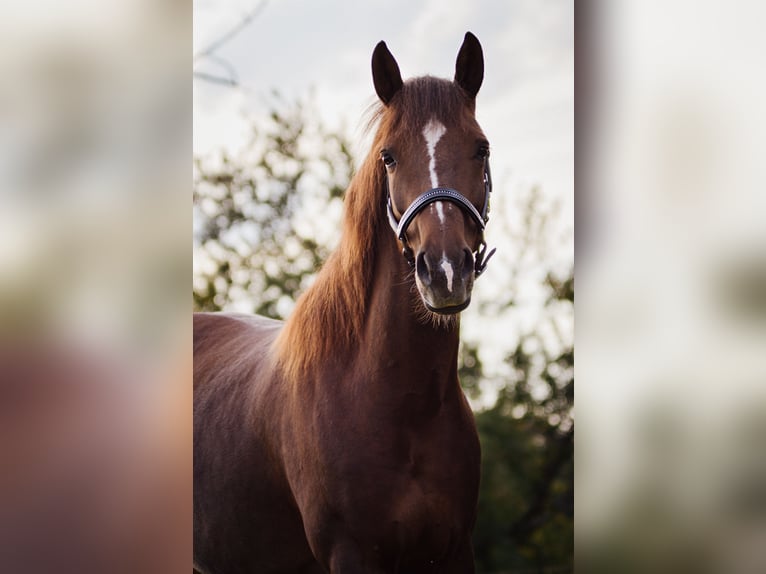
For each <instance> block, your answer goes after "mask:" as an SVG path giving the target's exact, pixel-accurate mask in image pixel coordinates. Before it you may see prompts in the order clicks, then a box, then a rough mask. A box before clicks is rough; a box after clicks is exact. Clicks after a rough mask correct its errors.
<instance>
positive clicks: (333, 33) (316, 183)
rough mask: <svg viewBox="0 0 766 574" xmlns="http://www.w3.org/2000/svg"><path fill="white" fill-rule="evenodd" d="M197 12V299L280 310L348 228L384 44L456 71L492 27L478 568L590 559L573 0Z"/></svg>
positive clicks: (208, 8)
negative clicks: (576, 278)
mask: <svg viewBox="0 0 766 574" xmlns="http://www.w3.org/2000/svg"><path fill="white" fill-rule="evenodd" d="M194 12H195V13H194V15H195V24H194V127H195V131H194V158H195V162H194V293H193V295H194V306H195V309H198V310H220V309H224V310H238V311H245V312H255V313H259V314H263V315H267V316H270V317H275V318H286V317H288V316H289V314H290V312H291V311H292V309H293V306H294V303H295V300H296V298H297V297H298V296H299V295H300V293H301V292H302V291H303V290H305V288H306V287H307V286H308V285H310V284H311V282H312V281H313V278H314V276H315V273H316V271H317V270H318V268H319V266H320V265H321V263H322V262H323V261H324V260H325V259H326V257H327V255H328V254H329V252H330V251H331V250H332V249H333V248H334V247H335V245H336V244H337V241H338V239H339V237H338V229H339V225H340V221H341V216H342V196H343V193H344V191H345V188H346V186H347V185H348V182H349V180H350V178H351V177H352V175H353V173H354V170H355V168H356V166H358V165H360V163H361V161H362V159H363V158H364V157H365V156H366V154H367V153H368V152H369V147H370V143H371V134H367V133H365V130H364V128H365V126H366V124H367V121H368V119H369V114H368V113H367V112H368V108H369V107H370V105H371V104H374V103H375V102H376V100H377V96H375V92H374V89H373V84H372V73H371V57H372V50H373V48H374V46H375V44H377V42H378V41H380V40H385V41H386V43H387V45H388V47H389V49H390V50H391V51H392V53H393V54H394V56H395V57H396V58H397V61H398V63H399V66H400V68H401V70H402V74H403V76H404V77H405V78H407V77H412V76H417V75H423V74H431V75H436V76H441V77H447V78H452V77H453V75H454V70H455V60H456V57H457V52H458V49H459V47H460V45H461V43H462V41H463V36H464V34H465V32H466V31H467V30H470V31H472V32H473V33H474V34H476V36H477V37H478V38H479V40H480V41H481V43H482V46H483V48H484V54H485V62H486V69H485V81H484V84H483V86H482V88H481V91H480V92H479V96H478V99H477V118H478V120H479V123H480V125H481V126H482V127H483V129H484V131H485V133H486V134H487V137H488V138H489V140H490V142H491V147H492V159H491V161H492V170H493V180H494V192H493V197H492V213H491V218H490V224H489V226H488V232H487V241H488V242H489V244H490V245H494V246H497V248H498V252H497V254H496V255H495V257H494V258H493V261H492V265H491V266H489V267H488V270H487V272H486V274H485V275H483V276H482V280H481V281H479V282H478V283H477V286H476V288H475V290H474V296H473V303H472V305H471V307H470V308H469V309H468V310H467V311H466V312H464V313H463V317H462V320H461V327H462V328H461V332H462V337H463V341H462V353H461V380H462V383H463V385H464V388H465V390H466V392H467V393H468V395H469V397H470V399H471V401H472V405H473V406H474V409H475V412H476V416H477V422H478V426H479V432H480V437H481V441H482V448H483V468H482V486H481V500H480V508H479V519H478V524H477V527H476V534H475V540H474V541H475V548H476V559H477V565H478V568H479V572H483V573H488V574H490V573H500V572H571V571H572V553H573V530H572V527H573V436H574V422H573V413H572V402H573V377H574V375H573V302H574V285H573V249H574V245H573V227H572V219H573V209H574V208H573V205H574V204H573V172H574V134H573V124H574V84H573V82H574V75H573V74H574V45H573V44H574V40H573V25H574V10H573V6H572V4H571V3H567V2H518V1H515V2H480V3H478V4H475V5H471V4H459V3H454V2H401V1H398V0H395V1H394V2H391V3H388V4H386V5H385V6H382V5H376V4H372V3H356V4H354V5H353V7H351V5H350V4H349V3H347V2H340V1H331V2H322V3H308V2H298V1H290V0H285V1H261V0H253V1H249V0H248V1H242V0H237V1H232V2H226V1H215V2H214V1H200V2H197V3H195V5H194ZM375 153H376V154H377V150H376V151H375ZM458 456H459V453H458Z"/></svg>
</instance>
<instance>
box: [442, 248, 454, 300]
mask: <svg viewBox="0 0 766 574" xmlns="http://www.w3.org/2000/svg"><path fill="white" fill-rule="evenodd" d="M441 267H442V269H444V275H446V276H447V291H449V292H450V293H452V276H453V275H454V274H455V270H454V269H453V268H452V263H450V262H449V261H447V258H446V257H444V256H442V264H441Z"/></svg>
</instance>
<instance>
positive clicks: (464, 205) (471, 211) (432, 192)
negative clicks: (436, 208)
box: [386, 159, 495, 277]
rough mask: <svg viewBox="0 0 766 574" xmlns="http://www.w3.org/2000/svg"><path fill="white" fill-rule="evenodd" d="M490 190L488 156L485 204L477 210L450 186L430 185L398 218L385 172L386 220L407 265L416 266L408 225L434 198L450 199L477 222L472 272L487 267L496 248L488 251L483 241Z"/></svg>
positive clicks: (482, 271)
mask: <svg viewBox="0 0 766 574" xmlns="http://www.w3.org/2000/svg"><path fill="white" fill-rule="evenodd" d="M490 193H492V174H491V173H490V171H489V159H485V160H484V205H483V206H482V208H481V212H479V210H478V209H476V207H474V205H473V203H471V202H470V201H469V200H468V199H467V198H466V197H465V196H464V195H463V194H462V193H460V192H459V191H457V190H455V189H452V188H450V187H434V188H432V189H429V190H428V191H426V192H425V193H423V194H421V195H420V196H419V197H418V198H417V199H416V200H415V201H413V202H412V203H411V204H410V206H409V207H408V208H407V210H406V211H405V212H404V213H403V214H402V217H401V219H396V215H395V214H394V208H393V204H392V202H391V192H390V190H389V187H388V173H386V196H387V200H386V201H387V211H388V223H389V224H390V225H391V229H393V230H394V233H396V237H397V238H398V239H399V241H401V242H402V245H403V246H404V249H403V250H402V255H404V258H405V259H406V260H407V262H408V263H409V264H410V267H414V266H415V256H414V254H413V252H412V248H411V247H410V244H409V242H408V241H407V228H408V227H409V226H410V223H412V221H413V220H414V219H415V217H416V216H417V215H418V213H420V212H421V211H423V210H424V209H425V208H426V207H427V206H428V205H430V204H432V203H434V202H435V201H449V202H451V203H454V204H456V205H457V206H458V207H460V208H461V209H462V210H463V211H464V212H465V213H467V214H468V215H469V216H470V217H471V219H472V220H473V221H474V223H476V225H477V226H478V228H479V236H480V242H479V247H478V249H476V252H475V255H474V273H475V274H476V277H479V276H480V275H481V274H482V273H484V270H485V269H486V268H487V263H489V260H490V258H491V257H492V256H493V255H494V254H495V248H492V250H491V251H490V252H489V253H487V242H486V241H484V228H485V227H486V224H487V221H489V194H490Z"/></svg>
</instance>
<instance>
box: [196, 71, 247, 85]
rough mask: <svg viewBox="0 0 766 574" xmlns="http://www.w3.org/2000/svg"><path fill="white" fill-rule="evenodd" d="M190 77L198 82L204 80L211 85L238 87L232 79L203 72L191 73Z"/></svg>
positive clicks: (236, 82)
mask: <svg viewBox="0 0 766 574" xmlns="http://www.w3.org/2000/svg"><path fill="white" fill-rule="evenodd" d="M192 75H193V76H194V77H195V78H197V79H198V80H205V81H206V82H211V83H213V84H222V85H224V86H234V87H236V86H239V82H238V81H237V80H235V79H233V78H224V77H223V76H215V75H213V74H207V73H205V72H192Z"/></svg>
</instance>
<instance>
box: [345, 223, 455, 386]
mask: <svg viewBox="0 0 766 574" xmlns="http://www.w3.org/2000/svg"><path fill="white" fill-rule="evenodd" d="M377 239H378V242H377V244H378V246H379V249H378V254H377V257H376V258H375V268H374V272H373V278H372V290H371V293H370V303H369V311H368V313H367V320H366V322H365V328H364V335H363V340H362V342H361V343H362V344H361V345H360V346H359V348H358V352H359V354H360V359H361V361H362V362H363V364H364V365H365V366H366V369H365V370H367V371H368V372H369V373H371V374H374V373H386V374H387V375H388V376H386V377H376V376H374V375H373V376H371V377H370V378H369V379H368V380H371V381H374V380H380V379H384V380H385V382H384V383H382V384H385V385H388V386H394V387H398V388H399V389H400V390H402V391H404V392H405V393H407V394H409V393H412V392H417V393H422V392H425V391H426V390H428V391H430V392H431V394H436V395H439V397H440V398H441V399H443V398H444V396H445V395H446V394H448V393H450V392H452V391H455V390H457V389H458V388H459V387H458V380H457V356H458V345H459V322H458V320H457V318H455V319H454V320H452V321H450V325H449V326H440V325H434V324H433V322H432V321H431V319H423V317H422V314H423V313H424V312H425V311H424V310H423V309H422V307H420V311H418V308H419V307H418V306H416V301H417V299H416V298H417V297H419V296H418V294H417V292H416V291H415V287H414V285H413V281H414V280H413V278H412V273H411V271H410V269H409V268H408V265H407V263H406V261H405V259H404V257H403V256H402V254H401V251H400V250H399V249H400V248H399V246H398V243H397V242H396V240H395V239H394V237H393V232H392V231H391V230H390V229H389V228H388V226H381V228H380V230H379V237H378V238H377ZM392 375H395V376H392ZM368 384H369V383H368Z"/></svg>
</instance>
